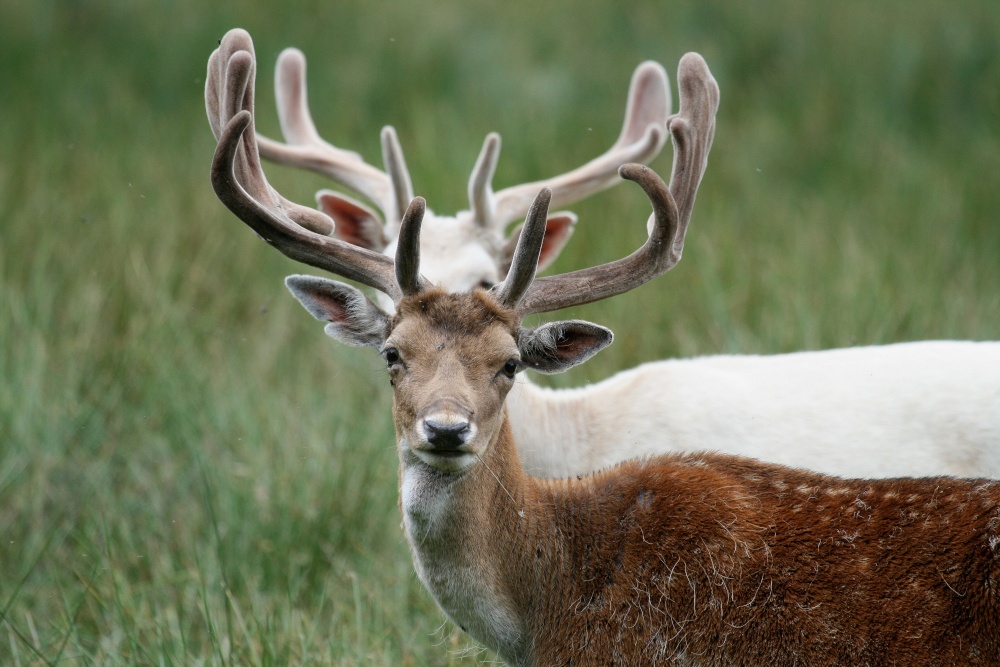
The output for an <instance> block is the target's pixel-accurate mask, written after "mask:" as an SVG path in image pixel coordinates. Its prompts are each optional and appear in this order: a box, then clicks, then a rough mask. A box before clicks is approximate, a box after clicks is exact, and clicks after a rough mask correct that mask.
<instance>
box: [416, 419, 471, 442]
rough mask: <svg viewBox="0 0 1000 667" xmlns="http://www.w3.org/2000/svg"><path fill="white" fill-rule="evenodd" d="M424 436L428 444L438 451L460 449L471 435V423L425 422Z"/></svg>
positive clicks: (429, 420) (430, 420)
mask: <svg viewBox="0 0 1000 667" xmlns="http://www.w3.org/2000/svg"><path fill="white" fill-rule="evenodd" d="M424 434H425V435H426V436H427V442H429V443H430V444H432V445H433V446H434V447H436V448H438V449H458V448H459V447H461V446H462V445H463V444H465V439H466V436H468V434H469V422H466V421H460V422H449V423H444V422H438V421H434V420H433V419H425V420H424Z"/></svg>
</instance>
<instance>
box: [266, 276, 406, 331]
mask: <svg viewBox="0 0 1000 667" xmlns="http://www.w3.org/2000/svg"><path fill="white" fill-rule="evenodd" d="M285 286H286V287H288V289H289V291H291V293H292V295H293V296H294V297H295V298H296V299H298V300H299V303H301V304H302V305H303V306H305V309H306V310H308V311H309V312H310V313H312V315H313V317H315V318H316V319H317V320H320V321H323V322H328V324H327V325H326V328H325V331H326V334H327V335H328V336H330V337H331V338H336V339H337V340H339V341H341V342H342V343H346V344H348V345H353V346H355V347H374V348H376V349H378V348H381V347H382V344H383V343H384V342H385V339H386V338H387V337H388V336H389V316H388V315H387V314H386V313H385V312H384V311H383V310H382V309H381V308H379V307H378V306H376V305H375V304H374V303H372V301H371V300H370V299H369V298H368V297H366V296H365V295H364V294H363V293H362V292H361V290H359V289H357V288H355V287H351V286H350V285H345V284H344V283H339V282H337V281H335V280H328V279H326V278H317V277H315V276H300V275H295V276H288V277H287V278H285Z"/></svg>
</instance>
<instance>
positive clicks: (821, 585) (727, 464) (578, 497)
mask: <svg viewBox="0 0 1000 667" xmlns="http://www.w3.org/2000/svg"><path fill="white" fill-rule="evenodd" d="M686 58H687V59H688V62H690V63H691V65H692V66H703V63H701V59H700V58H699V57H698V56H694V55H691V56H687V57H686ZM225 68H226V79H227V81H231V82H234V83H235V84H236V85H234V86H231V87H230V95H229V96H227V97H226V98H224V100H223V101H224V102H225V103H224V104H223V105H222V108H224V109H227V111H226V113H227V114H228V116H229V117H228V118H227V119H225V121H224V122H223V123H221V125H220V132H219V144H218V147H217V149H216V153H215V158H214V160H213V165H212V183H213V186H214V188H215V191H216V193H217V194H218V196H219V198H220V199H221V200H222V201H223V202H224V203H225V204H226V206H227V207H229V208H230V210H232V211H233V212H234V213H235V214H236V215H237V216H238V217H239V218H240V219H242V220H243V221H244V222H246V223H247V224H248V225H250V226H251V227H252V228H253V229H254V230H255V231H257V233H258V234H260V235H261V236H262V237H264V238H265V239H266V240H267V241H269V242H270V243H272V244H274V245H276V246H277V247H278V248H280V249H281V250H282V251H283V252H285V253H286V254H288V255H290V256H292V257H295V258H297V259H302V260H303V261H306V262H307V263H310V264H313V265H316V264H319V265H322V266H323V267H324V268H328V269H330V270H332V271H333V272H335V273H337V274H339V275H341V276H344V277H348V278H350V279H352V280H357V281H359V282H361V283H362V284H364V285H367V286H369V287H373V288H375V289H377V290H379V291H381V292H383V293H385V294H387V295H389V296H391V298H392V299H393V301H394V303H395V312H394V313H393V314H390V313H388V312H386V311H385V310H383V309H382V308H380V307H379V306H377V305H376V304H375V303H373V302H372V301H371V300H369V299H368V298H367V297H366V296H365V295H364V294H363V293H362V292H360V291H359V290H358V289H356V288H354V287H351V286H349V285H346V284H343V283H339V282H335V281H332V280H327V279H321V278H315V277H308V276H291V277H289V278H288V280H287V284H288V287H289V288H290V289H291V291H292V292H293V294H294V295H295V296H296V297H297V298H298V299H299V300H300V301H301V302H302V303H303V305H304V306H305V307H306V308H307V309H308V310H309V312H311V313H312V314H313V315H314V316H315V317H317V318H318V319H320V320H322V321H324V322H326V323H327V324H326V331H327V333H328V334H330V335H331V336H333V337H334V338H337V339H338V340H341V341H343V342H345V343H347V344H350V345H356V346H369V347H374V348H376V349H378V350H379V352H380V354H381V355H382V357H383V358H384V360H385V362H386V366H387V369H388V375H389V379H390V384H391V385H392V386H393V392H394V404H393V418H394V421H395V426H396V434H397V448H398V452H399V457H400V475H399V484H400V506H401V510H402V513H403V523H404V527H405V531H406V536H407V539H408V541H409V544H410V548H411V552H412V555H413V560H414V564H415V567H416V570H417V573H418V575H419V576H420V578H421V580H422V581H423V583H424V584H425V585H426V587H427V588H428V590H429V591H430V592H431V594H432V595H433V596H434V598H435V599H436V600H437V602H438V604H439V605H440V606H441V608H442V609H443V610H444V611H445V613H446V614H447V615H448V616H449V617H450V618H451V619H452V620H454V621H455V622H456V623H457V624H458V625H459V626H460V627H461V628H463V629H464V630H465V631H466V632H468V633H469V634H470V635H472V636H473V637H475V638H476V639H477V640H479V641H480V642H482V643H483V644H485V645H486V646H488V647H489V648H491V649H492V650H494V651H495V652H496V653H497V654H498V655H499V656H500V657H501V658H502V659H503V660H505V661H506V662H508V663H510V664H512V665H543V666H549V665H575V666H578V667H579V666H582V665H664V664H670V665H760V664H776V665H812V666H817V665H818V666H822V665H898V666H917V665H928V666H930V665H991V666H994V667H995V666H996V665H998V664H1000V482H991V481H987V480H961V479H955V478H947V477H940V478H926V479H913V478H902V479H883V480H861V479H854V480H850V479H840V478H836V477H829V476H824V475H821V474H817V473H812V472H806V471H802V470H796V469H792V468H786V467H782V466H779V465H772V464H767V463H762V462H759V461H756V460H753V459H745V458H738V457H733V456H727V455H721V454H684V455H676V454H673V455H662V456H658V457H650V458H645V459H638V460H633V461H629V462H626V463H622V464H620V465H618V466H616V467H613V468H610V469H607V470H604V471H602V472H598V473H595V474H592V475H587V476H580V477H571V478H568V479H562V480H540V479H536V478H532V477H530V476H529V475H527V474H526V473H525V472H524V469H523V468H522V466H521V463H520V460H519V458H518V453H517V449H516V443H515V440H514V436H513V434H512V429H511V423H510V420H509V417H508V414H507V412H506V410H505V405H504V402H505V398H506V396H507V394H508V392H509V391H510V390H511V388H512V387H513V385H514V379H515V377H516V375H517V373H518V372H519V371H521V370H522V369H523V368H534V369H536V370H539V371H542V372H558V371H561V370H564V369H566V368H568V367H570V366H573V365H574V364H578V363H581V362H583V361H584V360H586V359H587V358H588V357H590V356H591V355H593V354H594V353H596V352H597V351H599V350H600V349H601V348H603V347H604V346H606V345H607V344H609V343H610V342H611V339H612V334H611V332H610V331H609V330H607V329H605V328H603V327H600V326H598V325H595V324H591V323H588V322H582V321H567V322H553V323H548V324H543V325H541V326H538V327H536V328H533V329H532V328H525V327H524V326H523V325H522V317H523V316H524V315H526V314H528V313H541V312H547V311H550V310H553V309H556V308H560V307H564V306H567V305H572V304H574V303H583V302H586V301H589V300H593V298H595V297H594V294H597V295H598V296H597V297H596V298H603V297H604V296H607V295H611V294H615V293H620V292H622V291H624V290H626V289H629V288H630V287H632V286H634V284H635V283H636V282H637V281H641V280H643V279H645V278H646V277H648V276H651V275H655V274H657V273H659V272H662V271H664V270H668V269H669V268H670V267H671V266H673V264H674V263H676V261H677V258H678V257H677V252H675V251H677V250H679V246H678V243H680V242H682V240H683V233H684V230H685V224H686V220H685V216H684V215H683V213H682V212H681V211H680V210H679V209H680V207H679V206H678V203H677V202H676V201H675V195H674V194H673V193H674V191H675V185H676V184H675V183H674V182H673V180H674V179H671V180H672V183H671V186H670V187H669V188H668V187H667V186H665V185H664V184H663V182H662V181H661V180H660V179H659V177H658V176H656V174H655V173H654V172H652V171H651V170H648V169H646V168H644V167H641V166H637V165H630V166H627V167H624V168H623V169H622V173H623V175H624V176H625V177H626V178H629V179H630V180H634V181H635V182H637V183H638V184H639V185H640V186H641V187H642V188H643V190H644V191H645V193H646V195H647V196H648V197H649V199H650V201H651V203H652V206H653V224H652V230H651V234H650V238H649V241H648V242H647V244H646V245H645V246H644V247H643V248H641V249H640V250H639V251H637V252H636V253H634V254H633V255H631V256H630V257H629V258H626V259H625V260H620V261H619V262H613V263H611V264H608V265H603V266H599V267H593V268H590V269H587V270H584V271H578V272H574V273H569V274H563V275H559V276H548V277H544V278H537V279H536V278H534V274H535V270H536V267H537V262H538V256H539V252H540V248H541V244H542V237H543V235H544V227H545V219H546V212H547V206H548V202H549V197H550V193H549V191H548V190H547V189H546V190H542V191H541V193H539V195H538V197H537V198H536V199H535V201H534V203H533V204H532V206H531V207H530V209H529V211H528V214H527V218H526V220H525V223H524V227H523V231H522V234H521V238H520V240H519V242H518V244H517V247H516V249H515V252H514V255H513V260H512V264H511V268H510V271H509V272H508V274H507V276H506V278H505V279H504V280H503V282H501V283H500V284H498V285H497V286H495V287H493V288H491V289H489V290H485V289H481V288H477V289H474V290H472V291H471V292H468V293H463V294H452V293H448V292H446V291H444V290H442V289H440V288H436V287H434V286H432V285H431V284H429V282H428V281H427V280H426V279H425V278H423V277H422V276H421V275H420V272H419V241H418V239H419V234H420V222H421V219H422V215H423V211H424V203H423V200H422V199H415V200H413V201H412V202H411V203H410V205H409V207H408V208H407V209H406V211H405V213H404V215H403V217H402V221H401V227H400V233H399V247H398V249H397V251H396V256H395V260H393V259H390V258H388V257H385V256H384V255H381V254H377V253H372V252H368V251H365V250H363V249H359V248H357V247H354V246H351V245H349V244H347V243H344V242H342V241H338V240H337V239H332V238H330V237H327V236H322V235H319V234H315V233H313V232H309V231H308V230H303V227H302V226H301V225H302V224H307V223H308V216H310V215H313V214H312V213H310V212H309V209H304V208H303V207H298V206H297V205H294V204H292V203H291V202H288V201H287V200H285V199H283V198H281V197H280V195H278V194H277V193H276V192H275V191H274V190H272V189H271V188H270V186H268V185H267V182H266V180H265V178H264V175H263V171H262V170H261V169H260V163H259V159H258V157H257V154H256V145H255V142H254V138H253V127H252V115H251V113H250V111H249V110H248V109H246V108H243V107H244V106H245V104H244V102H245V99H246V94H247V90H248V86H250V85H252V84H251V83H250V82H251V81H252V57H251V56H250V54H247V53H245V52H244V53H240V52H237V53H234V54H232V55H231V56H230V57H229V58H228V60H227V62H226V64H225ZM220 117H221V116H220ZM668 129H669V131H670V132H671V134H672V135H673V136H674V138H675V143H676V144H677V145H678V147H679V149H680V150H679V153H680V157H679V158H678V160H679V161H681V162H683V161H684V160H685V146H689V144H688V143H685V141H684V140H683V139H684V138H685V137H686V133H687V132H688V131H689V128H688V127H687V123H686V121H685V120H684V119H683V118H681V119H675V120H672V121H671V124H670V126H669V128H668ZM678 137H680V138H681V139H680V140H678V139H677V138H678ZM681 190H682V189H681ZM635 273H638V275H639V277H638V278H637V277H636V276H635V275H634V274H635Z"/></svg>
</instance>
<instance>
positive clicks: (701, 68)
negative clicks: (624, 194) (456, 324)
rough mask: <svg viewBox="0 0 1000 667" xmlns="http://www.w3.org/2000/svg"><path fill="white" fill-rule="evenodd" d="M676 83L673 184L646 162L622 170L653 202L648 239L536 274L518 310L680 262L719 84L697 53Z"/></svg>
mask: <svg viewBox="0 0 1000 667" xmlns="http://www.w3.org/2000/svg"><path fill="white" fill-rule="evenodd" d="M678 82H679V88H680V96H681V110H680V112H679V113H678V114H677V115H675V116H671V118H670V119H669V120H668V121H667V127H668V128H669V130H670V135H671V138H672V140H673V144H674V162H673V169H672V172H671V179H670V187H669V188H668V187H667V186H666V185H665V184H664V183H663V181H662V179H660V177H659V176H658V175H657V174H656V172H654V171H653V170H652V169H649V168H648V167H644V166H642V165H639V164H628V165H623V166H622V167H621V169H620V174H621V176H622V178H626V179H628V180H631V181H635V182H636V183H638V184H639V186H640V187H641V188H642V189H643V190H644V191H645V193H646V196H647V197H648V198H649V201H650V203H651V204H652V206H653V214H652V215H651V216H650V220H649V223H648V227H649V229H650V232H649V238H648V239H647V240H646V242H645V243H644V244H643V245H642V247H640V248H639V249H638V250H636V251H635V252H633V253H632V254H631V255H629V256H628V257H625V258H623V259H619V260H616V261H614V262H610V263H608V264H603V265H601V266H595V267H591V268H588V269H583V270H581V271H574V272H571V273H565V274H562V275H558V276H547V277H543V278H538V279H537V280H535V281H534V283H533V284H532V285H531V287H530V288H529V291H528V293H527V294H526V295H525V297H524V299H523V300H522V301H521V304H520V306H519V308H518V310H519V311H520V312H522V313H523V314H528V313H540V312H546V311H550V310H557V309H559V308H567V307H569V306H574V305H580V304H584V303H591V302H593V301H598V300H600V299H604V298H607V297H610V296H614V295H616V294H621V293H623V292H627V291H628V290H631V289H634V288H636V287H638V286H639V285H642V284H644V283H646V282H648V281H650V280H652V279H653V278H655V277H657V276H660V275H662V274H664V273H666V272H667V271H669V270H670V269H671V268H673V267H674V266H675V265H676V264H677V262H679V261H680V259H681V254H682V252H683V249H684V238H685V236H686V234H687V228H688V224H689V222H690V219H691V212H692V210H693V208H694V200H695V195H696V194H697V191H698V185H699V184H700V183H701V177H702V175H703V174H704V173H705V168H706V167H707V165H708V153H709V150H710V149H711V147H712V141H713V138H714V136H715V114H716V112H717V111H718V108H719V87H718V84H716V82H715V79H714V78H713V77H712V74H711V72H709V70H708V65H706V64H705V61H704V59H702V57H701V56H700V55H698V54H696V53H688V54H686V55H685V56H684V57H683V58H682V59H681V62H680V65H679V66H678Z"/></svg>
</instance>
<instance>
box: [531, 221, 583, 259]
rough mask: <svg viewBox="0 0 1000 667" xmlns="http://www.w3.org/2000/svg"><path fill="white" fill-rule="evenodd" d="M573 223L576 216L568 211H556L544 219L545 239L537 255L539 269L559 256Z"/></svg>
mask: <svg viewBox="0 0 1000 667" xmlns="http://www.w3.org/2000/svg"><path fill="white" fill-rule="evenodd" d="M575 223H576V216H575V215H572V214H570V213H557V214H555V215H553V216H551V217H550V218H549V219H548V220H546V221H545V239H544V240H543V241H542V252H541V253H540V254H539V255H538V270H539V271H542V270H543V269H545V267H547V266H548V265H549V264H551V263H552V262H553V261H555V259H556V257H558V256H559V253H560V252H562V249H563V247H565V245H566V241H568V240H569V237H570V235H571V234H572V233H573V225H574V224H575Z"/></svg>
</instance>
